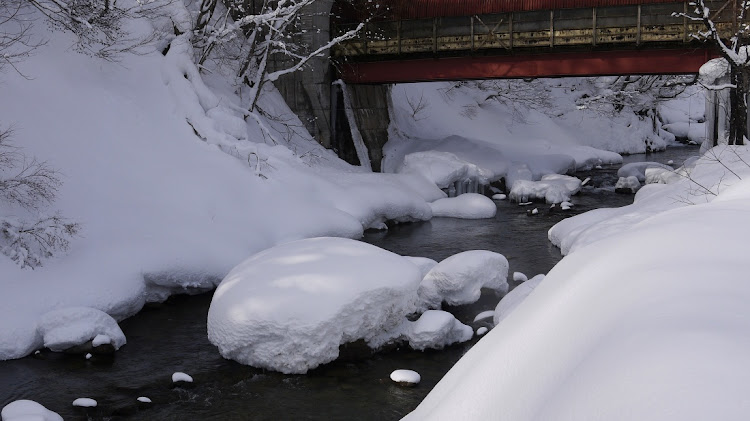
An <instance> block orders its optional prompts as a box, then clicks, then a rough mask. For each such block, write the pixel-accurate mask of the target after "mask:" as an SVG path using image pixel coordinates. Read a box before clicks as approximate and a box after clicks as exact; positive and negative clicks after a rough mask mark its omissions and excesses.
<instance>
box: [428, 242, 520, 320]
mask: <svg viewBox="0 0 750 421" xmlns="http://www.w3.org/2000/svg"><path fill="white" fill-rule="evenodd" d="M507 278H508V260H507V259H506V258H505V256H503V255H502V254H499V253H495V252H492V251H488V250H470V251H465V252H462V253H458V254H454V255H453V256H450V257H448V258H447V259H445V260H443V261H442V262H440V263H438V264H437V266H435V267H434V268H432V270H431V271H430V272H429V273H427V275H425V277H424V279H423V280H422V282H421V283H420V284H419V289H418V294H419V298H420V299H421V300H423V302H424V303H425V304H426V305H427V306H428V307H431V308H439V307H440V304H441V302H443V301H445V302H446V303H448V304H449V305H460V304H469V303H473V302H475V301H477V300H478V299H479V296H480V294H481V289H482V288H489V289H494V290H496V291H500V292H506V291H508V281H507Z"/></svg>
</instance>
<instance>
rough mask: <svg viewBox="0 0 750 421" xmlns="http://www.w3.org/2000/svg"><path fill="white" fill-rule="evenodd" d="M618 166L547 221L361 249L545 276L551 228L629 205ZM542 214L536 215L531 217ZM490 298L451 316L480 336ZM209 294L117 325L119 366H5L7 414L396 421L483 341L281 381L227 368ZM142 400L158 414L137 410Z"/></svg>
mask: <svg viewBox="0 0 750 421" xmlns="http://www.w3.org/2000/svg"><path fill="white" fill-rule="evenodd" d="M695 154H697V149H696V148H687V147H685V148H673V149H670V150H668V151H667V152H664V153H658V154H652V155H634V156H630V157H626V162H637V161H643V160H653V161H659V162H666V161H667V160H670V159H671V160H674V161H675V162H676V163H681V162H682V161H683V160H684V159H685V158H686V157H688V156H691V155H695ZM616 170H617V169H616V168H604V169H600V170H593V171H590V172H587V173H580V174H577V175H578V176H579V177H581V178H584V177H592V183H591V185H592V187H588V188H585V189H584V190H583V191H582V193H581V194H580V195H578V196H575V197H574V200H573V202H574V203H575V207H574V208H573V209H571V210H570V211H565V212H560V211H558V212H550V211H548V208H549V207H548V206H547V205H543V204H534V205H530V206H526V207H523V206H518V205H515V204H511V203H508V202H498V204H497V206H498V212H497V216H496V217H495V218H494V219H485V220H459V219H450V218H435V219H433V220H431V221H428V222H423V223H414V224H405V225H399V226H396V227H392V228H391V229H390V230H388V231H383V232H368V233H366V235H365V238H364V239H363V240H364V241H366V242H368V243H371V244H374V245H377V246H379V247H383V248H386V249H388V250H391V251H394V252H396V253H399V254H402V255H410V256H424V257H429V258H432V259H435V260H438V261H439V260H442V259H444V258H446V257H448V256H450V255H452V254H455V253H458V252H461V251H465V250H473V249H486V250H492V251H496V252H499V253H502V254H504V255H505V256H506V257H507V258H508V261H509V263H510V271H511V273H512V272H514V271H520V272H523V273H526V274H527V275H529V277H530V276H532V275H535V274H537V273H547V272H548V271H549V270H550V269H551V268H552V267H553V266H554V265H555V264H556V263H557V262H558V261H559V260H560V258H561V255H560V252H559V250H558V249H557V248H555V247H554V246H553V245H552V244H551V243H550V242H549V241H548V240H547V230H548V229H549V228H550V227H551V226H552V225H554V224H555V223H556V222H558V221H560V220H562V219H564V218H566V217H569V216H571V215H573V214H577V213H581V212H584V211H587V210H591V209H595V208H600V207H614V206H623V205H626V204H628V203H631V202H632V199H633V198H632V196H627V195H618V194H615V193H614V188H613V186H614V184H615V182H616V181H617V176H616ZM533 208H538V209H539V211H540V212H539V214H538V215H534V216H528V215H527V211H529V210H531V209H533ZM499 298H500V297H499V296H496V295H495V294H493V293H486V294H483V296H482V298H481V299H480V300H479V301H478V302H477V303H475V304H472V305H467V306H460V307H456V308H451V309H449V310H450V311H451V312H453V313H454V314H455V315H456V317H458V318H459V320H461V321H462V322H464V323H467V324H469V325H471V326H472V327H473V328H474V329H476V328H478V327H480V326H490V322H491V319H488V320H484V321H480V322H477V323H472V321H473V319H474V316H475V315H477V314H478V313H480V312H481V311H484V310H492V309H494V307H495V305H496V304H497V302H498V301H499ZM210 302H211V294H203V295H198V296H175V297H172V298H170V299H169V300H168V301H167V302H166V303H164V304H162V305H159V306H155V307H149V308H146V309H144V310H143V311H142V312H141V313H139V314H138V315H136V316H134V317H132V318H130V319H128V320H125V321H123V322H122V323H121V324H120V326H121V327H122V330H123V331H124V332H125V335H126V336H127V338H128V344H127V345H126V346H124V347H123V348H122V349H120V350H119V351H118V352H117V354H116V355H115V356H114V358H112V357H101V356H94V357H93V358H92V359H90V360H86V359H84V358H83V357H82V356H79V355H78V356H70V355H62V354H56V353H52V352H49V351H44V350H43V351H41V352H40V353H39V354H37V355H34V356H29V357H26V358H22V359H20V360H14V361H5V362H0V407H2V406H5V405H6V404H7V403H9V402H11V401H14V400H16V399H32V400H35V401H37V402H39V403H41V404H43V405H45V406H46V407H47V408H49V409H51V410H53V411H55V412H57V413H59V414H60V415H62V416H63V417H64V418H65V419H66V420H78V419H81V420H85V419H96V420H98V419H112V420H118V419H133V420H287V419H289V420H299V419H309V420H318V419H319V420H351V419H357V420H391V419H399V418H400V417H402V416H403V415H405V414H407V413H408V412H409V411H411V410H412V409H414V408H415V407H416V406H417V405H418V404H419V402H420V401H421V400H422V399H423V398H424V397H425V396H426V395H427V393H428V392H429V391H430V389H432V387H433V386H434V385H435V384H436V383H437V382H438V381H439V380H440V378H441V377H442V376H443V375H444V374H445V373H446V372H447V371H448V370H449V369H450V368H451V366H453V364H455V362H456V361H458V359H459V358H460V357H461V356H462V355H463V354H464V353H466V351H468V350H469V348H471V346H472V345H473V344H474V343H476V341H477V340H478V338H474V339H473V340H472V341H470V342H467V343H465V344H461V345H457V346H452V347H449V348H447V349H445V350H442V351H426V352H419V351H411V350H408V349H393V350H390V351H388V352H382V353H379V354H375V355H372V356H369V357H362V356H361V355H359V356H357V355H356V354H357V353H356V352H354V351H351V352H349V351H348V350H347V351H346V352H345V354H351V355H349V356H347V357H345V358H342V359H340V360H338V361H336V362H333V363H331V364H328V365H325V366H323V367H320V368H318V369H316V370H313V371H311V372H310V373H308V374H306V375H283V374H279V373H274V372H267V371H263V370H259V369H255V368H252V367H246V366H243V365H240V364H237V363H235V362H233V361H228V360H224V359H223V358H222V357H221V356H220V355H219V353H218V351H217V349H216V348H215V347H214V346H213V345H211V344H210V343H209V342H208V340H207V338H206V314H207V312H208V307H209V305H210ZM398 368H408V369H412V370H416V371H417V372H419V373H420V374H421V376H422V382H421V383H420V384H419V385H418V386H417V387H414V388H403V387H400V386H397V385H395V384H394V383H392V382H391V381H390V379H389V375H390V373H391V371H393V370H395V369H398ZM176 371H182V372H185V373H188V374H190V375H191V376H192V377H193V378H194V380H195V381H194V383H192V384H190V385H186V386H181V387H174V386H173V384H172V381H171V376H172V373H174V372H176ZM139 396H146V397H149V398H150V399H151V400H152V401H153V402H152V403H150V404H145V403H139V402H137V401H136V398H137V397H139ZM79 397H90V398H94V399H96V400H97V401H98V404H99V405H98V406H97V407H96V408H93V409H88V410H84V409H82V408H75V407H73V406H72V405H71V403H72V402H73V400H74V399H76V398H79Z"/></svg>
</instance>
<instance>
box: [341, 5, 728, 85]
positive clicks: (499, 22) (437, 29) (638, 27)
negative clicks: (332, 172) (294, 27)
mask: <svg viewBox="0 0 750 421" xmlns="http://www.w3.org/2000/svg"><path fill="white" fill-rule="evenodd" d="M732 4H734V1H730V2H726V1H724V0H720V1H710V2H709V7H711V10H716V12H714V15H713V16H712V18H713V19H714V21H715V22H718V25H717V26H718V27H719V28H720V30H722V31H727V32H728V31H731V29H732V27H733V25H734V22H733V20H732V19H733V16H734V14H733V11H732V10H731V9H732ZM688 7H689V5H688V3H687V2H677V3H645V4H636V5H626V6H607V7H590V8H577V9H556V10H541V11H522V12H507V13H496V14H491V15H473V16H452V17H442V18H429V19H409V20H397V21H377V22H369V23H368V24H367V26H366V29H365V30H364V31H363V32H362V34H361V36H360V37H359V38H358V39H353V40H350V41H348V42H345V43H342V44H340V45H339V46H337V47H336V48H335V49H334V51H333V56H334V57H336V58H338V59H340V60H341V59H343V60H342V61H344V62H345V63H346V64H345V66H344V68H343V71H342V77H344V78H345V79H346V80H348V81H349V82H353V83H357V82H359V83H378V82H392V81H409V80H434V79H435V76H434V75H435V74H436V73H440V74H442V75H448V74H450V75H451V77H457V78H476V77H534V76H565V75H571V76H572V75H580V74H591V73H589V72H591V71H596V73H594V74H622V73H607V72H611V71H617V70H618V69H634V70H639V71H638V72H637V73H685V72H695V71H697V69H698V67H699V66H700V64H702V63H699V64H697V65H696V63H698V61H699V60H701V59H704V58H706V57H707V54H708V53H707V52H706V51H705V48H706V47H705V46H703V45H701V44H700V43H699V42H698V41H697V40H695V39H694V38H693V37H692V36H691V34H693V33H697V32H699V31H701V30H703V29H704V28H703V26H702V24H701V23H696V22H692V21H689V20H688V19H686V18H683V17H674V16H672V14H673V13H674V12H682V11H687V10H688V9H687V8H688ZM344 29H346V26H345V25H343V26H339V28H338V30H340V31H341V30H344ZM696 48H703V49H702V50H700V51H692V52H691V51H689V50H691V49H696ZM655 50H667V51H669V52H666V51H665V52H664V53H662V54H653V53H649V54H645V55H644V54H643V52H645V51H655ZM678 50H688V51H678ZM609 51H620V53H619V56H618V54H612V53H609V54H607V53H605V52H609ZM628 51H630V52H628ZM634 51H637V52H641V53H640V54H634V53H633V52H634ZM561 53H564V54H567V55H560V54H561ZM544 55H549V56H550V57H548V58H546V59H545V58H542V57H544ZM615 56H618V57H620V59H619V61H617V62H616V64H615V62H613V63H612V64H611V65H608V66H602V65H598V66H592V65H588V66H586V65H583V66H579V67H576V66H574V64H575V63H574V61H575V60H577V61H579V62H580V63H583V62H582V61H581V60H584V59H589V60H588V61H589V62H591V61H592V60H599V62H601V60H602V59H607V58H614V57H615ZM625 56H627V57H629V59H630V60H636V61H638V62H639V63H638V64H637V65H630V66H624V67H623V64H624V63H625V61H624V59H623V57H625ZM436 58H437V59H438V60H435V59H436ZM458 58H460V59H458ZM425 59H432V60H425ZM446 59H450V60H446ZM555 59H559V60H567V61H566V62H565V63H562V62H561V63H560V64H561V66H559V67H560V68H561V69H569V71H567V72H563V71H559V70H554V69H553V67H554V60H555ZM524 60H527V61H529V60H530V61H531V62H530V64H529V65H523V64H522V63H523V61H524ZM670 60H671V61H670ZM387 61H393V62H392V63H390V64H387V63H383V62H387ZM649 61H652V62H653V66H652V71H648V70H649V69H648V62H649ZM441 62H442V63H441ZM378 63H380V64H378ZM425 63H430V64H428V65H425ZM460 63H464V64H465V65H466V66H467V69H466V71H465V72H463V73H462V72H461V71H459V70H460V67H461V64H460ZM502 63H505V64H504V65H503V66H500V67H498V66H499V65H500V64H502ZM563 64H564V65H563ZM430 66H434V67H435V70H434V71H432V72H430V71H429V70H430ZM480 67H483V68H484V70H482V71H479V70H478V69H479V68H480ZM501 68H502V69H501ZM472 69H473V70H472ZM491 69H495V70H502V72H504V75H501V74H497V75H496V76H492V75H491V74H490V73H491V71H492V70H491ZM545 69H547V70H545ZM623 71H624V70H623ZM419 72H424V73H422V74H421V75H420V73H419ZM561 73H562V74H561ZM445 77H447V76H445ZM445 77H443V78H445Z"/></svg>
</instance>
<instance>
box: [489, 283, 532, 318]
mask: <svg viewBox="0 0 750 421" xmlns="http://www.w3.org/2000/svg"><path fill="white" fill-rule="evenodd" d="M543 280H544V275H536V276H535V277H533V278H531V279H529V280H528V281H526V282H524V283H522V284H521V285H519V286H517V287H515V288H513V290H512V291H510V292H509V293H507V294H505V297H503V298H502V299H501V300H500V302H499V303H498V304H497V307H495V314H494V315H493V318H492V321H493V322H494V323H495V325H496V326H497V324H498V323H500V322H501V321H502V320H503V319H505V318H506V317H508V316H509V315H510V313H511V312H512V311H513V310H514V309H515V308H516V307H517V306H518V305H519V304H521V302H522V301H523V300H525V299H526V297H527V296H528V295H529V294H531V292H532V291H534V288H536V287H537V286H538V285H539V283H541V282H542V281H543Z"/></svg>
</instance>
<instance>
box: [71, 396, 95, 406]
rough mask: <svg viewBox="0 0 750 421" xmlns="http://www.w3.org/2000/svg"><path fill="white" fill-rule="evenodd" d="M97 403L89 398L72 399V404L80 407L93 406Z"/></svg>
mask: <svg viewBox="0 0 750 421" xmlns="http://www.w3.org/2000/svg"><path fill="white" fill-rule="evenodd" d="M96 405H97V403H96V401H95V400H93V399H91V398H78V399H76V400H74V401H73V406H79V407H82V408H94V407H96Z"/></svg>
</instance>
